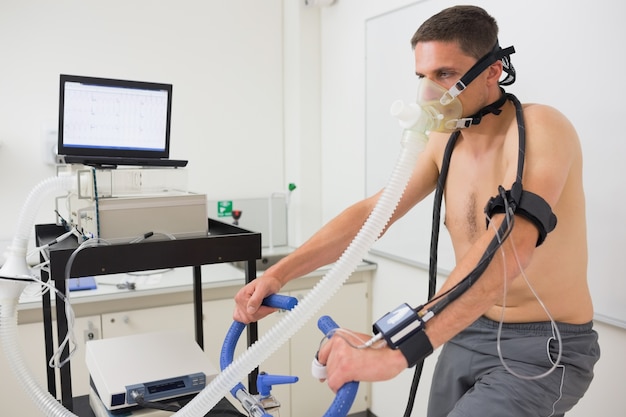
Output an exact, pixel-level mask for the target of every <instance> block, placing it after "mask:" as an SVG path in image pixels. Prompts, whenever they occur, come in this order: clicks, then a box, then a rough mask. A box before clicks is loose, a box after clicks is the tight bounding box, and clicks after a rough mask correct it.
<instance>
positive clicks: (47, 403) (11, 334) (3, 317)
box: [0, 300, 76, 417]
mask: <svg viewBox="0 0 626 417" xmlns="http://www.w3.org/2000/svg"><path fill="white" fill-rule="evenodd" d="M0 346H2V351H3V352H4V355H5V357H6V358H7V363H8V364H9V367H10V368H11V371H12V372H13V374H14V375H15V377H16V378H17V380H18V382H19V384H20V386H21V387H22V389H23V390H24V391H25V392H26V393H27V394H28V396H29V397H30V399H31V400H32V402H33V403H35V405H36V406H37V408H39V410H41V412H42V414H43V415H47V416H54V417H76V416H75V414H73V413H71V412H70V411H68V410H67V409H66V408H65V407H63V406H62V405H61V404H60V403H59V402H58V400H57V399H56V398H54V397H53V396H52V395H50V393H48V392H47V391H45V390H44V389H43V388H41V386H40V385H39V382H38V381H37V380H36V379H35V377H34V376H33V375H32V373H31V372H30V370H29V369H28V367H27V366H26V364H25V363H24V359H23V358H22V354H21V351H20V346H19V341H18V338H17V300H14V301H13V302H9V301H6V300H4V301H3V302H2V304H1V305H0Z"/></svg>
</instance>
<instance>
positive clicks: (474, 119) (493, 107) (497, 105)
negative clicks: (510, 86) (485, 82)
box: [462, 89, 507, 127]
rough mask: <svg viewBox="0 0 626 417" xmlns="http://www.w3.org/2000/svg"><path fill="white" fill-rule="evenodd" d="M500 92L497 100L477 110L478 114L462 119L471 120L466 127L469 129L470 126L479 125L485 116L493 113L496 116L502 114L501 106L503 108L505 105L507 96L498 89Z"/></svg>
mask: <svg viewBox="0 0 626 417" xmlns="http://www.w3.org/2000/svg"><path fill="white" fill-rule="evenodd" d="M500 90H501V91H502V95H501V96H500V98H499V99H498V100H496V101H494V102H493V103H491V104H489V105H487V106H485V107H483V108H482V109H480V110H478V112H476V113H475V114H474V115H472V116H470V117H468V118H465V119H462V120H468V119H469V120H471V122H470V123H469V125H467V126H466V127H469V126H470V125H477V124H480V122H481V120H482V119H483V116H486V115H488V114H491V113H493V114H495V115H496V116H497V115H499V114H500V113H502V106H504V103H506V101H507V96H506V94H505V93H504V90H503V89H500Z"/></svg>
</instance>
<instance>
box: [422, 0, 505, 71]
mask: <svg viewBox="0 0 626 417" xmlns="http://www.w3.org/2000/svg"><path fill="white" fill-rule="evenodd" d="M428 41H443V42H457V43H458V44H459V47H460V48H461V50H462V51H463V52H465V53H466V54H467V55H469V56H472V57H474V58H476V59H480V58H481V57H483V56H484V55H486V54H487V53H489V51H491V49H492V48H493V47H494V45H495V44H496V42H497V41H498V24H497V23H496V20H495V19H494V18H493V17H492V16H491V15H489V14H488V13H487V12H486V11H485V10H484V9H482V8H480V7H477V6H454V7H450V8H447V9H444V10H442V11H441V12H439V13H437V14H436V15H434V16H432V17H430V18H429V19H428V20H426V21H425V22H424V23H423V24H422V25H421V26H420V27H419V29H417V32H415V34H414V35H413V37H412V38H411V47H412V48H415V45H417V43H418V42H428Z"/></svg>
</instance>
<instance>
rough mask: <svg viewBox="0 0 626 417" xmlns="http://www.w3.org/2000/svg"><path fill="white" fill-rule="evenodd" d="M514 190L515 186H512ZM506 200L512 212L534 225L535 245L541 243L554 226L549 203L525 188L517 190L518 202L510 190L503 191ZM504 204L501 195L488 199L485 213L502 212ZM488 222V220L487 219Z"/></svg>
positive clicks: (489, 214)
mask: <svg viewBox="0 0 626 417" xmlns="http://www.w3.org/2000/svg"><path fill="white" fill-rule="evenodd" d="M513 189H514V190H515V187H513ZM505 195H506V198H507V202H508V204H509V205H510V207H511V208H512V209H513V213H515V214H518V215H520V216H522V217H524V218H526V219H527V220H529V221H530V222H531V223H533V224H534V225H535V227H536V228H537V231H539V237H538V238H537V246H539V245H541V244H542V243H543V241H544V240H545V239H546V236H547V235H548V233H550V232H551V231H553V230H554V228H555V227H556V216H555V215H554V213H553V212H552V209H551V208H550V205H549V204H548V203H547V202H546V200H544V199H543V198H541V197H540V196H538V195H537V194H535V193H531V192H530V191H526V190H519V195H520V197H519V203H517V202H516V201H515V199H514V198H513V196H512V192H511V190H507V191H506V192H505ZM504 211H505V204H504V200H503V197H502V195H498V196H496V197H492V198H490V199H489V202H488V203H487V206H486V207H485V214H486V215H487V216H488V217H491V216H492V215H493V214H496V213H504ZM487 222H489V220H487Z"/></svg>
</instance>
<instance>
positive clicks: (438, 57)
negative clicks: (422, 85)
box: [415, 41, 485, 116]
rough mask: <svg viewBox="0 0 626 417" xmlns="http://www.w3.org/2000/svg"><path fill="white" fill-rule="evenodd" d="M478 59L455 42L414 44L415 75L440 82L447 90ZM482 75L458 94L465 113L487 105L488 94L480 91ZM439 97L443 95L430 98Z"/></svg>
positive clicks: (465, 114)
mask: <svg viewBox="0 0 626 417" xmlns="http://www.w3.org/2000/svg"><path fill="white" fill-rule="evenodd" d="M476 61H477V60H476V58H474V57H472V56H469V55H466V54H465V53H464V52H463V51H462V50H461V48H459V46H458V44H457V43H456V42H441V41H428V42H418V43H417V45H415V74H416V75H417V76H418V77H420V78H427V79H429V80H431V81H433V82H435V83H437V84H439V85H440V86H442V87H443V88H445V89H446V90H447V89H449V88H450V87H452V86H453V85H454V84H455V83H456V82H457V81H459V80H460V79H461V77H462V76H463V75H464V74H465V73H466V72H467V71H468V70H469V69H470V68H472V66H473V65H474V64H475V63H476ZM482 76H484V74H481V75H480V76H479V77H477V78H476V79H475V80H474V81H472V83H471V84H470V85H469V86H468V87H467V88H466V89H465V90H464V91H463V93H462V94H460V95H459V96H458V99H459V100H460V101H461V103H462V104H463V109H464V111H463V113H464V114H463V116H468V115H470V114H473V113H475V112H476V111H477V110H478V109H480V108H481V107H482V106H483V105H484V104H482V103H483V100H482V98H483V97H482V95H483V94H485V93H484V92H482V93H481V89H480V87H479V86H480V81H479V80H480V78H481V77H482ZM472 87H473V88H472ZM477 94H478V95H477ZM429 98H430V97H429ZM440 98H441V95H440V96H439V97H432V98H430V99H433V100H438V99H440Z"/></svg>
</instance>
